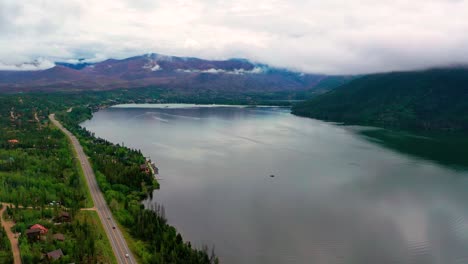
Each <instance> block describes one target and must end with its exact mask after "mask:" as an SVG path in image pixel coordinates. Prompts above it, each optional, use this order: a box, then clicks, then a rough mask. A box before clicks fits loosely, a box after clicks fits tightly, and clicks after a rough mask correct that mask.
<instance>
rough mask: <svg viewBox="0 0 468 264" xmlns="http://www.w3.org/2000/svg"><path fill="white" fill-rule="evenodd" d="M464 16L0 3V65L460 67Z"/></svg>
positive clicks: (320, 8)
mask: <svg viewBox="0 0 468 264" xmlns="http://www.w3.org/2000/svg"><path fill="white" fill-rule="evenodd" d="M467 10H468V1H463V0H459V1H456V0H424V1H423V0H416V1H406V0H392V1H385V0H383V1H374V0H359V1H358V0H349V1H342V0H329V1H312V0H257V1H254V2H252V1H248V0H238V1H228V2H226V1H220V0H204V1H203V0H174V1H148V0H144V1H134V0H101V1H79V0H68V1H59V2H57V1H53V0H42V1H18V0H0V35H1V36H2V37H1V38H0V61H1V62H2V65H16V64H22V63H25V62H29V61H34V60H35V59H37V58H39V57H44V58H48V59H49V60H60V61H65V60H70V59H77V58H85V59H86V61H90V62H91V61H99V60H103V59H106V58H125V57H129V56H135V55H140V54H144V53H149V52H157V53H163V54H171V55H179V56H193V57H202V58H207V59H226V58H231V57H237V58H239V57H245V58H248V59H251V60H254V61H258V62H262V63H268V64H272V65H273V66H280V67H288V68H291V69H296V70H299V71H303V72H325V73H363V72H377V71H390V70H406V69H417V68H424V67H430V66H438V65H447V64H460V63H461V64H466V63H467V62H468V34H466V32H468V31H467V30H468V19H466V13H467Z"/></svg>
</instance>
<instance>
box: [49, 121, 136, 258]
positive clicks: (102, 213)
mask: <svg viewBox="0 0 468 264" xmlns="http://www.w3.org/2000/svg"><path fill="white" fill-rule="evenodd" d="M49 118H50V120H51V121H52V123H53V124H54V125H56V126H57V127H58V128H59V129H60V130H62V132H63V133H65V135H67V137H68V138H69V139H70V141H71V143H72V145H73V148H74V149H75V151H76V154H77V157H78V159H79V161H80V164H81V167H82V168H83V172H84V175H85V177H86V182H87V184H88V187H89V190H90V192H91V196H92V197H93V201H94V207H95V208H96V211H97V213H98V215H99V218H100V219H101V222H102V225H103V226H104V229H105V231H106V233H107V237H108V238H109V241H110V243H111V245H112V250H113V251H114V254H115V257H116V259H117V262H118V263H132V264H133V263H137V262H136V261H135V259H134V257H133V255H132V253H131V252H130V249H129V248H128V245H127V242H126V241H125V239H124V237H123V235H122V232H121V231H120V229H119V227H118V226H117V225H116V222H115V221H114V218H113V217H112V214H111V211H110V210H109V207H108V206H107V203H106V201H105V200H104V197H103V195H102V193H101V190H100V189H99V186H98V184H97V181H96V177H95V175H94V172H93V169H92V168H91V165H90V163H89V161H88V158H87V156H86V155H85V153H84V151H83V148H82V147H81V145H80V142H79V141H78V139H77V138H76V137H75V136H74V135H73V134H72V133H70V131H68V130H67V129H66V128H64V127H63V126H62V124H60V123H59V122H58V121H57V120H56V119H55V114H51V115H50V116H49Z"/></svg>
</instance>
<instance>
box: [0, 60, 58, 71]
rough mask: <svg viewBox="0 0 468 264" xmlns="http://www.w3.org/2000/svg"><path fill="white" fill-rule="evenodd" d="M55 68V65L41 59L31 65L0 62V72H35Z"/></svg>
mask: <svg viewBox="0 0 468 264" xmlns="http://www.w3.org/2000/svg"><path fill="white" fill-rule="evenodd" d="M54 66H55V63H53V62H51V61H49V60H45V59H42V58H39V59H37V60H36V61H34V62H31V63H21V64H4V63H2V62H0V71H37V70H45V69H49V68H52V67H54Z"/></svg>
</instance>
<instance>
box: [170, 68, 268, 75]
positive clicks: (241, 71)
mask: <svg viewBox="0 0 468 264" xmlns="http://www.w3.org/2000/svg"><path fill="white" fill-rule="evenodd" d="M267 70H268V69H265V68H263V67H259V66H256V67H254V68H253V69H252V70H245V69H234V70H230V71H229V70H223V69H215V68H211V69H207V70H198V69H178V70H176V71H179V72H185V73H212V74H217V73H226V74H260V73H264V72H266V71H267Z"/></svg>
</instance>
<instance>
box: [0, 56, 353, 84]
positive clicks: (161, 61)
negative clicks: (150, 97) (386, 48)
mask: <svg viewBox="0 0 468 264" xmlns="http://www.w3.org/2000/svg"><path fill="white" fill-rule="evenodd" d="M330 80H331V81H330ZM345 80H346V78H342V77H341V76H326V75H321V74H303V73H299V72H293V71H289V70H286V69H279V68H273V67H269V66H268V65H265V64H258V63H252V62H250V61H248V60H245V59H230V60H219V61H218V60H203V59H198V58H189V57H175V56H166V55H161V54H155V53H152V54H145V55H141V56H135V57H131V58H126V59H122V60H117V59H108V60H105V61H102V62H97V63H86V62H84V60H81V61H78V63H76V64H72V63H67V62H59V63H56V66H55V67H53V68H50V69H47V70H40V71H0V91H3V92H17V91H51V90H90V89H92V90H107V89H116V88H135V87H146V86H158V87H162V88H170V89H180V90H194V91H196V90H213V91H229V92H234V91H235V92H248V91H296V90H308V89H314V88H315V87H319V89H320V91H326V90H328V89H331V88H334V87H335V86H337V85H339V84H341V83H343V82H344V81H345ZM321 83H322V85H320V84H321Z"/></svg>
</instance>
